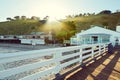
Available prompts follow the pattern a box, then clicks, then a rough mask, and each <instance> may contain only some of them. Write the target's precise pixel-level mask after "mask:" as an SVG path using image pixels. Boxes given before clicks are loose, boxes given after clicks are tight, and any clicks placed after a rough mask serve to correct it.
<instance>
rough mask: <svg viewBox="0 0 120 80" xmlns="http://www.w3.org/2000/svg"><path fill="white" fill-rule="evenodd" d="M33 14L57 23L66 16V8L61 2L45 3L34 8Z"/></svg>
mask: <svg viewBox="0 0 120 80" xmlns="http://www.w3.org/2000/svg"><path fill="white" fill-rule="evenodd" d="M33 10H34V11H33V13H35V14H37V15H39V16H42V17H43V18H44V17H45V16H49V21H50V22H51V21H56V20H57V19H62V18H64V17H65V16H66V13H67V12H66V11H67V10H66V8H65V6H63V5H62V4H60V3H59V2H45V3H43V4H41V5H38V6H37V7H34V9H33Z"/></svg>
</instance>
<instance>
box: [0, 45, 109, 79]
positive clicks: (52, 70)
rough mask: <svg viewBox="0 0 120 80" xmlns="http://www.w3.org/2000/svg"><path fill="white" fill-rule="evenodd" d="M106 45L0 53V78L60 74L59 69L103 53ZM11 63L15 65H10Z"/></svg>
mask: <svg viewBox="0 0 120 80" xmlns="http://www.w3.org/2000/svg"><path fill="white" fill-rule="evenodd" d="M107 46H108V43H104V44H103V43H100V44H92V45H81V46H71V47H61V48H53V49H43V50H33V51H24V52H23V51H22V52H15V53H6V54H0V79H9V78H13V79H20V80H28V79H29V80H33V79H38V78H42V77H48V75H51V74H54V75H55V74H61V73H60V71H61V70H63V69H66V68H69V67H70V65H75V64H80V65H82V64H83V63H84V62H85V60H87V59H88V58H90V60H91V59H93V58H95V55H98V56H99V55H101V54H104V53H105V52H106V51H107ZM87 48H90V49H87ZM37 59H38V60H37ZM39 59H41V60H39ZM34 60H36V61H34ZM32 61H33V62H32ZM19 63H21V65H20V64H19ZM22 63H23V64H22ZM11 64H14V65H15V66H13V65H12V67H11ZM6 66H8V67H7V68H6ZM23 74H24V76H23ZM18 75H19V77H18ZM16 76H17V77H16Z"/></svg>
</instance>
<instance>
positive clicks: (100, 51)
mask: <svg viewBox="0 0 120 80" xmlns="http://www.w3.org/2000/svg"><path fill="white" fill-rule="evenodd" d="M99 55H101V44H99Z"/></svg>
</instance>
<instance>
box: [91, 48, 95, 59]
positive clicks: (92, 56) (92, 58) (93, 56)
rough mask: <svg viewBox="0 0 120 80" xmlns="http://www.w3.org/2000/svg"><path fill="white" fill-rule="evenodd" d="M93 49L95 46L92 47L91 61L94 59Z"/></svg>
mask: <svg viewBox="0 0 120 80" xmlns="http://www.w3.org/2000/svg"><path fill="white" fill-rule="evenodd" d="M94 49H95V46H92V52H91V54H92V56H91V57H92V59H94Z"/></svg>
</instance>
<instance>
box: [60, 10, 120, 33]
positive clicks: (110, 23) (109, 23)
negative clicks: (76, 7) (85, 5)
mask: <svg viewBox="0 0 120 80" xmlns="http://www.w3.org/2000/svg"><path fill="white" fill-rule="evenodd" d="M62 22H64V23H68V22H69V23H72V24H74V26H75V27H76V30H77V32H80V31H81V30H86V29H88V28H90V26H91V25H96V26H101V27H105V26H106V28H108V29H111V30H115V29H116V25H117V24H118V23H120V12H117V13H112V14H96V15H89V16H78V17H73V18H71V17H70V18H67V19H64V20H62Z"/></svg>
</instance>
